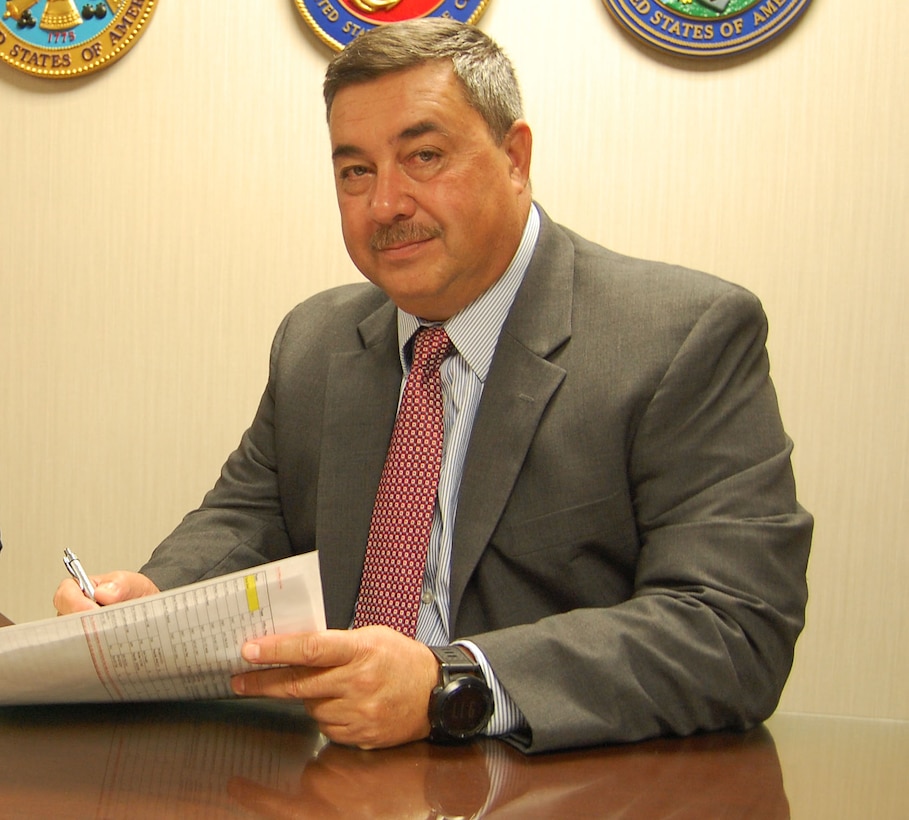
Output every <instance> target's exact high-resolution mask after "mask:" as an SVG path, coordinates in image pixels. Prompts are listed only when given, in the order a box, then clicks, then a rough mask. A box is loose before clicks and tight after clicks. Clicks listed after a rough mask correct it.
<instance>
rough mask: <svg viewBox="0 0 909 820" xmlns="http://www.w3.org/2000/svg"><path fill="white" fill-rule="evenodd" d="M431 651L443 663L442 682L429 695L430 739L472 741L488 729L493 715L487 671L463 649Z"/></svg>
mask: <svg viewBox="0 0 909 820" xmlns="http://www.w3.org/2000/svg"><path fill="white" fill-rule="evenodd" d="M429 648H430V649H431V650H432V652H433V654H434V655H435V656H436V658H437V660H438V661H439V683H438V685H437V686H436V687H435V688H434V689H433V690H432V694H431V695H430V696H429V725H430V727H431V729H430V732H429V739H430V740H431V741H433V742H435V743H457V742H459V741H462V740H468V739H470V738H472V737H473V736H474V735H477V734H479V733H480V732H482V731H483V729H485V728H486V724H487V723H489V718H490V716H491V715H492V706H493V703H492V692H491V690H490V689H489V686H487V684H486V680H485V678H484V677H483V670H482V669H480V666H479V664H478V663H477V662H476V661H475V660H474V659H473V658H472V657H471V656H470V654H469V653H468V651H467V650H466V649H465V648H464V647H462V646H430V647H429Z"/></svg>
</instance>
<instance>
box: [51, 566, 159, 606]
mask: <svg viewBox="0 0 909 820" xmlns="http://www.w3.org/2000/svg"><path fill="white" fill-rule="evenodd" d="M89 579H90V580H91V582H92V584H94V586H95V601H97V603H94V602H92V600H91V599H90V598H86V597H85V595H83V594H82V590H81V589H80V588H79V585H78V584H77V583H76V582H75V581H74V580H73V579H72V578H67V579H65V580H63V581H61V582H60V586H58V587H57V591H56V592H55V593H54V607H56V609H57V614H58V615H67V614H68V613H70V612H84V611H85V610H88V609H97V608H98V605H99V604H100V605H102V606H106V605H108V604H116V603H119V602H120V601H128V600H129V599H131V598H142V597H144V596H146V595H154V594H155V593H156V592H160V590H159V589H158V587H157V586H155V584H154V582H152V580H151V579H150V578H146V577H145V576H144V575H142V574H141V573H138V572H126V571H123V570H117V571H116V572H108V573H105V574H104V575H90V576H89Z"/></svg>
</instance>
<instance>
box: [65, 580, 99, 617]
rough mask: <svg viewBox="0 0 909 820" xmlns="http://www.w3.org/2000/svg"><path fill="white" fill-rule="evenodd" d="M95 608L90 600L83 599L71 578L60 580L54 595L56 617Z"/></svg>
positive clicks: (77, 586)
mask: <svg viewBox="0 0 909 820" xmlns="http://www.w3.org/2000/svg"><path fill="white" fill-rule="evenodd" d="M97 608H98V605H97V604H96V603H95V602H94V601H92V599H91V598H86V597H85V594H84V593H83V592H82V589H81V588H80V586H79V585H78V584H77V583H76V582H75V581H74V580H73V579H72V578H65V579H64V580H62V581H61V582H60V585H59V586H58V587H57V591H56V592H55V593H54V609H56V610H57V614H58V615H68V614H70V613H71V612H85V611H87V610H89V609H97Z"/></svg>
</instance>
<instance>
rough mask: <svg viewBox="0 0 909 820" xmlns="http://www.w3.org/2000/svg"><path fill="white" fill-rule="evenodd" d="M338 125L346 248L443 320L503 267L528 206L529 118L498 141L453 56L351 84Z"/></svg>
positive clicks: (367, 272) (371, 274)
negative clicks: (468, 95)
mask: <svg viewBox="0 0 909 820" xmlns="http://www.w3.org/2000/svg"><path fill="white" fill-rule="evenodd" d="M329 132H330V136H331V147H332V159H333V163H334V175H335V187H336V189H337V194H338V206H339V208H340V211H341V226H342V230H343V233H344V243H345V244H346V246H347V251H348V253H349V254H350V257H351V259H352V260H353V262H354V264H355V265H356V266H357V267H358V268H359V269H360V271H361V272H362V273H363V275H364V276H365V277H366V278H367V279H369V280H370V281H371V282H373V283H374V284H376V285H378V286H379V287H380V288H382V290H384V291H385V292H386V293H387V294H388V295H389V297H390V298H391V299H392V301H394V302H395V304H397V305H398V307H400V308H402V309H403V310H406V311H407V312H409V313H413V314H415V315H417V316H420V317H422V318H424V319H431V320H444V319H447V318H449V317H450V316H452V315H454V314H455V313H457V312H458V311H459V310H461V309H462V308H464V307H466V306H467V305H468V304H470V302H472V301H473V300H474V299H476V297H477V296H479V295H480V294H481V293H483V291H485V290H486V289H487V288H488V287H490V285H492V284H493V283H494V282H495V281H496V280H497V279H498V278H499V277H500V276H501V275H502V273H504V271H505V268H506V267H507V266H508V263H509V262H510V261H511V258H512V256H513V255H514V253H515V251H516V250H517V246H518V243H519V241H520V238H521V233H522V231H523V229H524V223H525V221H526V218H527V211H528V209H529V207H530V186H529V183H528V174H529V166H530V149H531V138H530V130H529V128H528V127H527V125H526V123H524V122H523V121H519V122H517V123H515V125H514V126H512V128H511V130H510V131H509V133H508V135H507V136H506V137H505V140H504V141H503V143H502V145H496V143H495V141H494V140H493V137H492V135H491V133H490V132H489V129H488V127H487V125H486V123H485V122H484V120H483V118H482V117H481V116H480V115H479V114H478V113H477V112H476V111H475V110H474V109H473V108H471V107H470V106H469V105H468V104H467V102H466V100H465V98H464V94H463V91H462V88H461V85H460V83H459V82H458V80H457V78H456V77H455V76H454V73H453V72H452V70H451V65H450V63H448V62H447V61H443V62H432V63H426V64H424V65H421V66H417V67H416V68H410V69H406V70H403V71H399V72H395V73H393V74H388V75H386V76H384V77H381V78H379V79H377V80H371V81H369V82H365V83H361V84H357V85H352V86H348V87H346V88H343V89H342V90H340V91H339V92H338V94H337V95H336V96H335V99H334V103H333V105H332V109H331V116H330V120H329Z"/></svg>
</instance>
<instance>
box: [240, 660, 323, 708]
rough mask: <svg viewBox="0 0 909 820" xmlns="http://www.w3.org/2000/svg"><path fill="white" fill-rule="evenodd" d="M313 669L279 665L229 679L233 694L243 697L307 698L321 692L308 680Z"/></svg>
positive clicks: (314, 672)
mask: <svg viewBox="0 0 909 820" xmlns="http://www.w3.org/2000/svg"><path fill="white" fill-rule="evenodd" d="M314 674H317V673H316V671H315V670H313V671H312V672H310V670H308V669H306V668H305V667H301V666H281V667H277V668H275V669H266V670H264V671H257V672H244V673H242V674H240V675H234V677H232V678H231V679H230V685H231V688H232V689H233V691H234V694H237V695H243V696H245V697H266V698H284V699H287V698H292V699H294V700H303V701H306V700H309V699H310V698H313V697H318V696H320V695H321V694H322V693H321V692H320V691H317V689H316V686H315V685H310V684H309V681H310V679H311V678H312V677H313V675H314Z"/></svg>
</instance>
